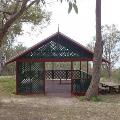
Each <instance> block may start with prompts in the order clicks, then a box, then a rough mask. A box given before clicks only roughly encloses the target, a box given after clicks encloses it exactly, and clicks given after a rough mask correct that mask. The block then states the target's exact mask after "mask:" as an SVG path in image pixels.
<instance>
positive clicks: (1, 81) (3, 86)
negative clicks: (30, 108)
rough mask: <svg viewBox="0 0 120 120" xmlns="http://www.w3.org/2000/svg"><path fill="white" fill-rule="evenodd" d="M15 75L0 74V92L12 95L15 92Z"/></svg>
mask: <svg viewBox="0 0 120 120" xmlns="http://www.w3.org/2000/svg"><path fill="white" fill-rule="evenodd" d="M15 86H16V83H15V76H0V93H1V94H3V95H12V94H13V93H15Z"/></svg>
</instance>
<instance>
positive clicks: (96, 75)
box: [86, 0, 103, 100]
mask: <svg viewBox="0 0 120 120" xmlns="http://www.w3.org/2000/svg"><path fill="white" fill-rule="evenodd" d="M102 52H103V44H102V36H101V0H96V43H95V48H94V58H93V73H92V80H91V84H90V86H89V88H88V90H87V92H86V99H88V100H90V99H91V97H93V96H97V95H98V90H99V81H100V73H101V64H102Z"/></svg>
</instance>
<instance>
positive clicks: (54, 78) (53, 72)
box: [7, 32, 108, 95]
mask: <svg viewBox="0 0 120 120" xmlns="http://www.w3.org/2000/svg"><path fill="white" fill-rule="evenodd" d="M93 55H94V53H93V52H92V51H90V50H89V49H87V48H86V47H84V46H82V45H81V44H79V43H77V42H76V41H74V40H73V39H71V38H69V37H67V36H66V35H64V34H63V33H61V32H57V33H55V34H53V35H51V36H50V37H48V38H46V39H44V40H42V41H41V42H39V43H37V44H36V45H34V46H33V47H31V48H29V49H27V50H25V51H23V52H22V53H20V54H19V55H17V56H15V57H13V58H12V59H10V60H9V61H7V64H9V63H11V62H14V61H16V94H36V93H43V94H47V93H49V92H50V91H51V92H52V93H55V92H56V91H58V92H60V91H61V92H65V91H67V90H68V93H70V94H72V95H84V94H85V92H86V90H87V89H88V87H89V85H90V81H91V78H92V76H91V75H90V74H89V73H88V70H89V69H88V62H89V61H93ZM75 61H78V62H79V63H80V65H79V70H78V69H77V70H75V69H74V66H73V63H74V62H75ZM82 61H86V63H87V65H86V66H87V67H86V72H84V71H82V70H81V62H82ZM102 61H103V62H108V61H107V60H106V59H104V58H103V59H102ZM49 62H50V63H53V64H54V63H55V62H62V63H65V62H69V65H70V68H69V69H47V68H46V64H48V63H49ZM61 86H62V87H61ZM66 93H67V92H66Z"/></svg>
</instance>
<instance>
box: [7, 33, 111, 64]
mask: <svg viewBox="0 0 120 120" xmlns="http://www.w3.org/2000/svg"><path fill="white" fill-rule="evenodd" d="M56 35H61V36H62V37H64V38H66V39H67V40H68V41H70V42H71V43H72V44H74V45H76V46H78V47H80V48H82V49H84V50H85V51H87V52H88V53H90V54H94V52H93V51H91V50H89V49H88V48H86V47H84V46H83V45H81V44H80V43H78V42H76V41H75V40H73V39H71V38H70V37H68V36H66V35H64V34H63V33H61V32H56V33H54V34H53V35H51V36H49V37H47V38H46V39H44V40H42V41H41V42H39V43H37V44H35V45H34V46H32V47H30V48H28V49H27V50H25V51H23V52H21V53H20V54H18V55H16V56H14V57H12V58H11V59H10V60H8V61H7V62H6V64H9V63H11V62H14V61H16V60H17V59H18V58H20V57H21V56H22V55H24V54H27V53H29V52H31V51H32V50H34V49H36V48H38V47H39V46H40V45H43V44H46V43H47V42H49V40H51V38H52V37H54V36H56ZM103 61H104V62H107V63H109V61H108V60H106V59H104V58H103Z"/></svg>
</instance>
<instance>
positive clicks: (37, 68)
mask: <svg viewBox="0 0 120 120" xmlns="http://www.w3.org/2000/svg"><path fill="white" fill-rule="evenodd" d="M43 68H44V64H43V63H36V62H33V63H29V62H28V63H26V62H23V63H19V82H18V92H19V93H39V92H43V91H44V69H43Z"/></svg>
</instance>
